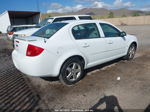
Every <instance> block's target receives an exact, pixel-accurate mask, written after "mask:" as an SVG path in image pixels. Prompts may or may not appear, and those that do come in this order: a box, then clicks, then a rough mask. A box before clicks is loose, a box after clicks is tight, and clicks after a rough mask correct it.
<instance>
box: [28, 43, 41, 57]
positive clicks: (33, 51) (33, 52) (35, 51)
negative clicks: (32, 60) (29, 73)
mask: <svg viewBox="0 0 150 112" xmlns="http://www.w3.org/2000/svg"><path fill="white" fill-rule="evenodd" d="M43 50H44V49H43V48H41V47H37V46H34V45H30V44H29V45H28V48H27V52H26V56H31V57H32V56H38V55H40V54H41V53H42V52H43Z"/></svg>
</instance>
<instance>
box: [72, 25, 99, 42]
mask: <svg viewBox="0 0 150 112" xmlns="http://www.w3.org/2000/svg"><path fill="white" fill-rule="evenodd" d="M72 34H73V36H74V38H75V39H93V38H100V34H99V31H98V28H97V26H96V24H95V23H87V24H80V25H77V26H74V27H73V28H72Z"/></svg>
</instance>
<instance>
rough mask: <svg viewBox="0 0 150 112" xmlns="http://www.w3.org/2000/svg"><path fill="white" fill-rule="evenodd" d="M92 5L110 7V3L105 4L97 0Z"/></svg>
mask: <svg viewBox="0 0 150 112" xmlns="http://www.w3.org/2000/svg"><path fill="white" fill-rule="evenodd" d="M92 7H95V8H108V7H110V5H109V4H105V3H104V2H99V1H95V2H93V4H92Z"/></svg>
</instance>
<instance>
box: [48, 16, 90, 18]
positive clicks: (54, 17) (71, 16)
mask: <svg viewBox="0 0 150 112" xmlns="http://www.w3.org/2000/svg"><path fill="white" fill-rule="evenodd" d="M76 16H90V15H65V16H54V17H49V18H60V17H76Z"/></svg>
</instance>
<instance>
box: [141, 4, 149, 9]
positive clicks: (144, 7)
mask: <svg viewBox="0 0 150 112" xmlns="http://www.w3.org/2000/svg"><path fill="white" fill-rule="evenodd" d="M140 10H141V11H150V4H149V5H145V6H143V7H142V8H140Z"/></svg>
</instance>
